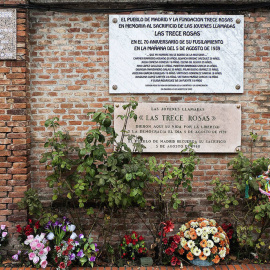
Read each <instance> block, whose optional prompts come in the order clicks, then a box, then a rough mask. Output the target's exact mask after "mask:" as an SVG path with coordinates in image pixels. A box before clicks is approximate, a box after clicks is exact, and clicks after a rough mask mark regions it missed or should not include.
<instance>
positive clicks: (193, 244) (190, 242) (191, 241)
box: [187, 240, 195, 249]
mask: <svg viewBox="0 0 270 270" xmlns="http://www.w3.org/2000/svg"><path fill="white" fill-rule="evenodd" d="M187 245H188V247H189V248H190V249H192V248H193V247H195V243H194V241H193V240H189V241H188V242H187Z"/></svg>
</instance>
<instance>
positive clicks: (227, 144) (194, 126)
mask: <svg viewBox="0 0 270 270" xmlns="http://www.w3.org/2000/svg"><path fill="white" fill-rule="evenodd" d="M122 105H123V104H116V106H115V113H114V115H115V116H114V126H115V130H116V133H118V134H120V131H121V130H122V129H123V121H122V120H121V119H120V118H119V117H117V116H118V115H123V114H124V110H123V108H122ZM135 113H136V114H137V117H138V119H137V121H136V122H135V121H134V120H129V122H128V124H127V131H128V132H129V134H132V135H136V136H142V137H143V144H144V146H146V149H145V150H144V152H159V153H160V152H181V151H182V150H183V149H184V148H185V147H186V146H187V145H188V144H189V143H191V142H192V143H193V148H194V149H195V151H196V152H201V153H234V152H236V151H237V148H238V147H240V146H241V106H240V105H239V104H210V103H208V104H206V103H198V104H195V103H140V104H139V105H138V107H137V109H136V111H135Z"/></svg>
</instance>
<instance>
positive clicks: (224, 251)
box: [219, 248, 226, 258]
mask: <svg viewBox="0 0 270 270" xmlns="http://www.w3.org/2000/svg"><path fill="white" fill-rule="evenodd" d="M219 256H220V258H224V257H225V256H226V248H224V249H222V250H220V251H219Z"/></svg>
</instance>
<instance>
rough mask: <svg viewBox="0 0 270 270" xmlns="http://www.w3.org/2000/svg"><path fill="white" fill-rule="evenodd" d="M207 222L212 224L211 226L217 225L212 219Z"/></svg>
mask: <svg viewBox="0 0 270 270" xmlns="http://www.w3.org/2000/svg"><path fill="white" fill-rule="evenodd" d="M209 221H210V222H211V223H212V224H213V226H216V225H217V222H216V221H215V220H214V219H210V220H209Z"/></svg>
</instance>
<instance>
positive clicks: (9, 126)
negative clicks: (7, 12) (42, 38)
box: [0, 1, 30, 242]
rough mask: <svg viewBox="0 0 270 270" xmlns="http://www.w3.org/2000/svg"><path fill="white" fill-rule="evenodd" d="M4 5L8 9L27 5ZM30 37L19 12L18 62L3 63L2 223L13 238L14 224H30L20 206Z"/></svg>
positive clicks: (25, 170)
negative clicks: (26, 222) (26, 221)
mask: <svg viewBox="0 0 270 270" xmlns="http://www.w3.org/2000/svg"><path fill="white" fill-rule="evenodd" d="M2 2H3V1H0V3H1V4H3V3H2ZM4 2H5V4H6V5H7V7H8V5H9V4H16V3H19V2H20V3H25V1H4ZM15 2H16V3H15ZM27 35H28V31H27V12H26V11H25V10H20V9H17V59H16V60H10V61H3V60H0V223H1V224H6V225H7V226H8V228H9V233H10V234H11V235H12V234H13V233H14V232H15V229H16V228H14V223H15V224H18V222H24V221H25V220H26V212H25V211H21V212H19V211H18V210H17V207H16V203H17V202H18V201H19V200H20V198H22V197H23V193H24V191H26V190H27V188H28V184H29V176H30V169H29V168H30V167H29V160H28V156H29V149H30V133H29V131H30V127H29V116H28V114H29V113H28V110H29V106H28V98H29V97H28V94H29V93H28V85H29V80H28V67H27V63H28V52H27V46H26V44H27V39H28V37H27ZM13 240H14V239H13ZM12 242H13V241H12Z"/></svg>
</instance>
